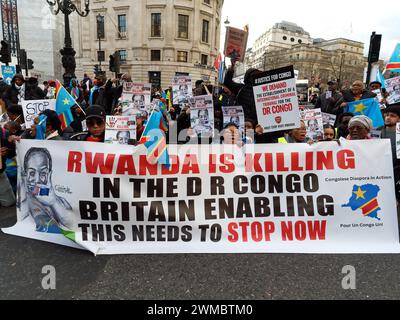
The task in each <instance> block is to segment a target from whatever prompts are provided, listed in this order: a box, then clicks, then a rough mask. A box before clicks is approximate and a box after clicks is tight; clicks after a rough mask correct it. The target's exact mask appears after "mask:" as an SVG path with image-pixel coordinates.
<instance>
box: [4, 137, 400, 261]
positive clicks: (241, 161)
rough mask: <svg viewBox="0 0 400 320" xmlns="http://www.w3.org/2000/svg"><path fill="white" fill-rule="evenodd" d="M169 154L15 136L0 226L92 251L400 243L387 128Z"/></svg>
mask: <svg viewBox="0 0 400 320" xmlns="http://www.w3.org/2000/svg"><path fill="white" fill-rule="evenodd" d="M169 154H170V157H171V166H170V167H168V168H167V167H162V166H158V165H150V164H149V163H148V162H147V158H146V150H145V149H144V148H143V147H134V146H120V145H106V144H96V143H85V142H73V143H71V142H66V141H65V142H64V141H43V142H38V141H30V140H23V141H22V142H21V143H20V144H19V145H18V164H19V166H20V167H19V182H20V183H19V191H18V195H19V196H18V210H17V215H18V222H17V224H16V225H15V226H14V227H12V228H10V229H3V231H4V232H6V233H8V234H14V235H19V236H23V237H28V238H33V239H40V240H45V241H49V242H55V243H60V244H64V245H70V246H76V247H80V248H84V249H87V250H90V251H92V252H93V253H95V254H139V253H149V254H152V253H155V254H158V253H159V254H162V253H163V254H164V253H398V252H400V246H399V233H398V221H397V213H396V200H395V192H394V179H393V168H392V166H391V165H382V163H388V164H390V163H391V161H392V152H391V147H390V141H389V140H369V141H349V142H345V143H342V145H341V146H339V145H338V144H337V143H335V142H333V143H328V142H327V143H318V144H315V145H313V146H309V145H307V144H289V145H280V144H274V145H267V147H266V146H265V145H255V146H254V145H252V146H250V145H249V146H246V147H245V148H239V147H237V146H227V145H224V146H221V145H208V146H195V145H185V146H169ZM377 154H379V157H376V155H377ZM371 168H374V169H373V171H372V170H371ZM70 239H71V240H70ZM72 240H73V241H72Z"/></svg>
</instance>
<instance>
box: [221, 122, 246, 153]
mask: <svg viewBox="0 0 400 320" xmlns="http://www.w3.org/2000/svg"><path fill="white" fill-rule="evenodd" d="M221 143H222V144H232V145H233V144H235V145H237V146H240V147H241V146H243V141H242V139H241V135H240V130H239V127H238V126H237V124H236V123H233V122H231V123H228V124H227V125H226V126H225V128H224V130H223V132H222V137H221Z"/></svg>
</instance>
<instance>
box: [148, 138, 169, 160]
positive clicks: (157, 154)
mask: <svg viewBox="0 0 400 320" xmlns="http://www.w3.org/2000/svg"><path fill="white" fill-rule="evenodd" d="M166 149H167V141H166V139H162V140H161V141H160V142H159V143H158V145H157V146H156V147H155V148H154V149H153V151H152V153H151V154H149V155H148V157H147V160H148V162H149V163H150V164H156V163H157V162H158V160H159V159H160V158H161V156H162V155H163V153H164V151H165V150H166Z"/></svg>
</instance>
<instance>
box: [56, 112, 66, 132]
mask: <svg viewBox="0 0 400 320" xmlns="http://www.w3.org/2000/svg"><path fill="white" fill-rule="evenodd" d="M58 118H59V119H60V121H61V130H65V129H67V127H68V124H67V119H66V118H65V115H64V113H62V114H60V115H59V116H58Z"/></svg>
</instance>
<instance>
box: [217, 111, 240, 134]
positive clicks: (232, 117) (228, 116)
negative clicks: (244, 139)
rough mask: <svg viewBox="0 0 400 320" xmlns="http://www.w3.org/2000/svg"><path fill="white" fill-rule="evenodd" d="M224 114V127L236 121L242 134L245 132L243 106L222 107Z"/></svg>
mask: <svg viewBox="0 0 400 320" xmlns="http://www.w3.org/2000/svg"><path fill="white" fill-rule="evenodd" d="M222 114H223V116H224V128H225V126H226V125H227V124H229V123H234V124H236V125H237V127H238V128H239V130H240V132H241V134H242V135H243V134H244V112H243V107H241V106H234V107H222Z"/></svg>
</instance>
